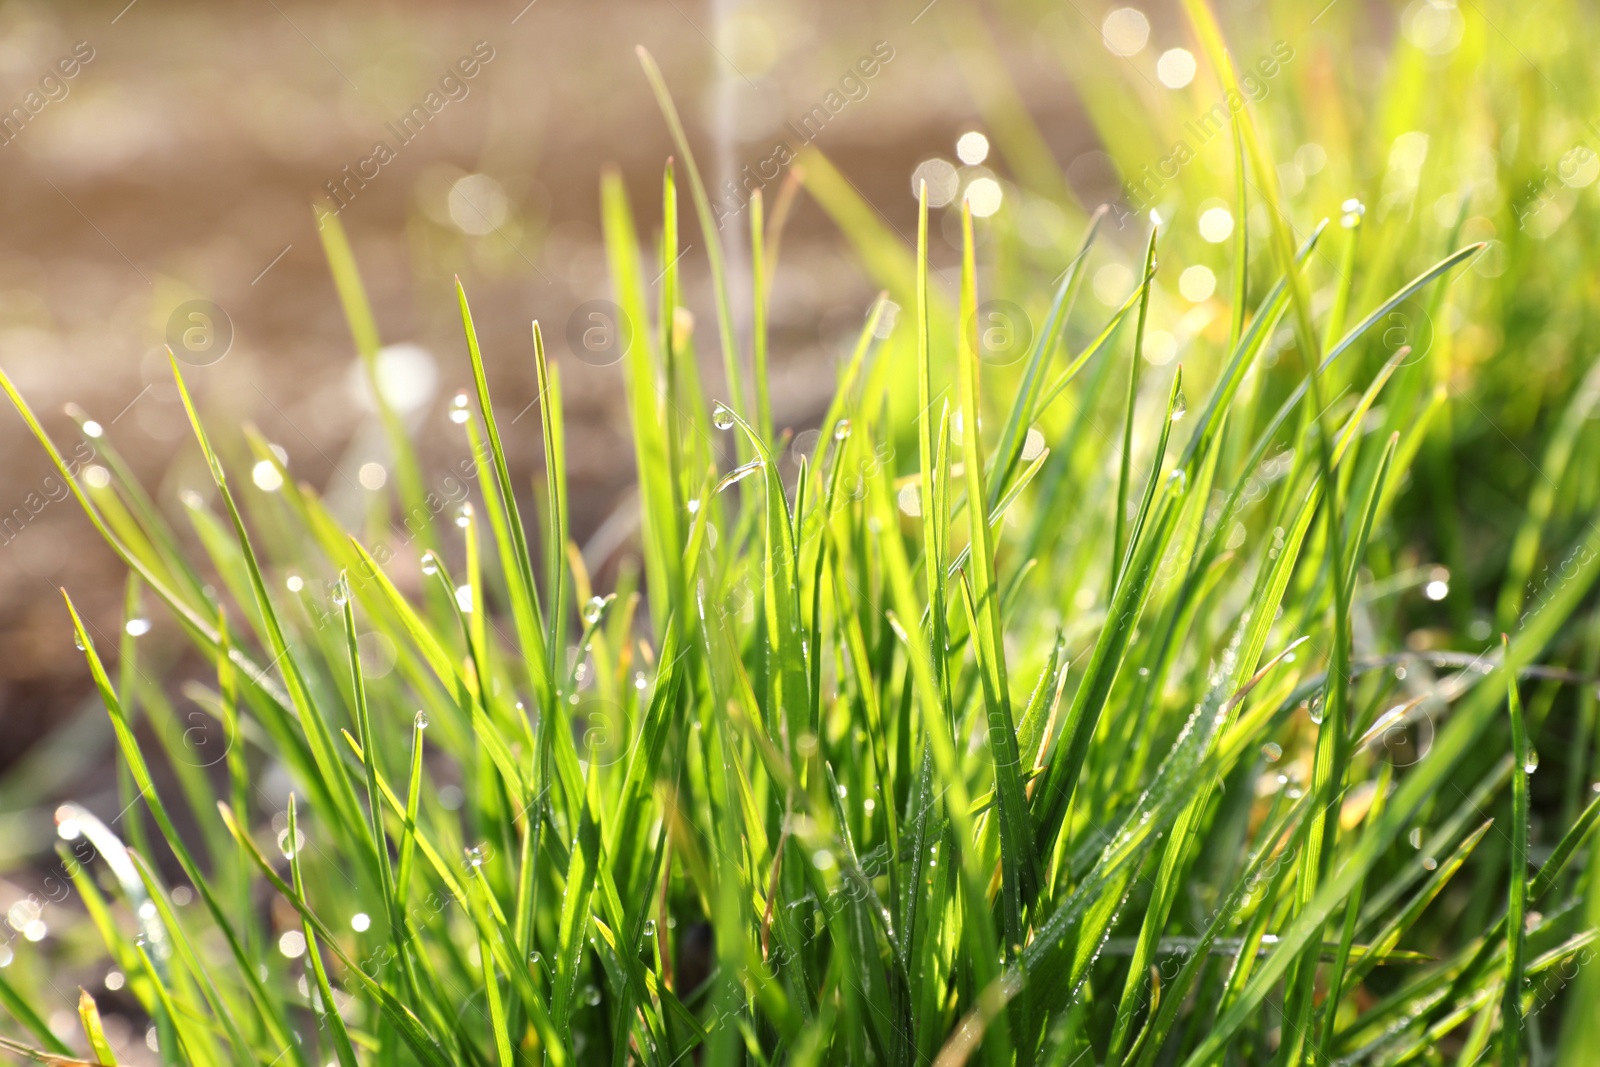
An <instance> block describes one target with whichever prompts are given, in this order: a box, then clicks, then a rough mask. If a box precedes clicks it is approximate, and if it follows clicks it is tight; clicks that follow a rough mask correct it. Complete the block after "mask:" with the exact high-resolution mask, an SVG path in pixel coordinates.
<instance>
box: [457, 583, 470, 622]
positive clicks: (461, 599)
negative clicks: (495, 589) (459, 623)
mask: <svg viewBox="0 0 1600 1067" xmlns="http://www.w3.org/2000/svg"><path fill="white" fill-rule="evenodd" d="M456 607H458V608H460V609H461V611H462V614H466V615H470V614H471V613H472V586H470V585H458V586H456Z"/></svg>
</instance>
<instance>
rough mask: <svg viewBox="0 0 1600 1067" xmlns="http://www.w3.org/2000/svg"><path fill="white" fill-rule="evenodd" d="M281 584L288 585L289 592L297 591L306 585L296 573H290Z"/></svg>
mask: <svg viewBox="0 0 1600 1067" xmlns="http://www.w3.org/2000/svg"><path fill="white" fill-rule="evenodd" d="M283 584H284V585H286V586H288V587H289V592H291V593H298V592H299V591H300V590H302V589H304V588H305V587H306V580H305V579H304V578H302V577H300V576H299V575H298V574H291V575H289V578H288V580H287V581H285V582H284V583H283Z"/></svg>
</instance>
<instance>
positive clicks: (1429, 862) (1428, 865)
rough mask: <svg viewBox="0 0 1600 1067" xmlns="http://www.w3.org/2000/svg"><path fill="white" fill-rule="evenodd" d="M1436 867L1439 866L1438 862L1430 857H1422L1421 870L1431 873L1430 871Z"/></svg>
mask: <svg viewBox="0 0 1600 1067" xmlns="http://www.w3.org/2000/svg"><path fill="white" fill-rule="evenodd" d="M1438 866H1439V861H1438V860H1436V859H1434V858H1433V857H1432V856H1424V857H1422V869H1423V870H1425V871H1431V870H1433V869H1435V868H1436V867H1438Z"/></svg>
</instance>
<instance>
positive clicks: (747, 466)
mask: <svg viewBox="0 0 1600 1067" xmlns="http://www.w3.org/2000/svg"><path fill="white" fill-rule="evenodd" d="M763 466H765V464H764V463H762V462H761V460H759V459H753V460H751V461H750V462H749V463H741V464H740V465H739V466H737V467H735V468H733V470H731V471H729V472H728V473H727V474H725V475H723V476H722V481H720V482H718V483H717V492H719V493H721V492H723V491H725V490H727V489H728V488H729V487H730V486H735V485H738V484H739V483H740V482H742V481H744V480H745V479H746V478H748V477H750V476H751V475H752V474H754V473H756V471H758V470H760V469H761V468H762V467H763Z"/></svg>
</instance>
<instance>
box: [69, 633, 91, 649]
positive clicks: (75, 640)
mask: <svg viewBox="0 0 1600 1067" xmlns="http://www.w3.org/2000/svg"><path fill="white" fill-rule="evenodd" d="M72 643H73V644H74V645H76V646H77V648H78V651H79V652H84V651H87V649H86V648H85V647H84V644H83V638H81V637H79V636H78V634H77V632H76V631H74V632H73V634H72Z"/></svg>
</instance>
